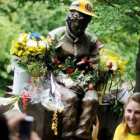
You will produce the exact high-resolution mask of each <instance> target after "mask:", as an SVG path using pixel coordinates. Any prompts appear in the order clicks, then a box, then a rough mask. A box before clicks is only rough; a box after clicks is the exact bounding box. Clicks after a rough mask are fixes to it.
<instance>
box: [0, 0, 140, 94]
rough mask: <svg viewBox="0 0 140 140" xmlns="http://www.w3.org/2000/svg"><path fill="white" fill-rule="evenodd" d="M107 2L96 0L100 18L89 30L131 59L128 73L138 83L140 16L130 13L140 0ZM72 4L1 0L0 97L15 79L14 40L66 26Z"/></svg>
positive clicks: (66, 1) (55, 0) (50, 0)
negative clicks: (12, 62)
mask: <svg viewBox="0 0 140 140" xmlns="http://www.w3.org/2000/svg"><path fill="white" fill-rule="evenodd" d="M106 2H107V3H106ZM106 2H105V1H104V0H95V1H92V3H93V6H94V13H95V14H97V15H98V16H99V18H98V19H95V18H93V19H92V22H91V23H90V24H89V26H88V28H87V31H89V32H90V33H92V34H94V35H96V36H97V37H98V40H99V41H100V42H102V43H103V44H104V47H105V48H109V49H112V50H114V51H116V52H117V53H119V54H120V55H121V56H122V57H123V60H127V61H128V64H127V73H128V74H127V75H128V76H129V78H131V79H132V80H133V82H135V75H136V73H135V71H136V70H135V61H136V57H137V52H138V39H139V36H138V35H139V31H140V24H139V22H140V17H139V16H134V17H130V16H129V13H133V12H134V10H135V11H140V7H138V3H137V2H138V1H136V0H135V1H133V0H132V1H131V2H127V1H126V0H122V1H121V2H114V3H111V2H112V1H111V0H110V1H109V0H108V1H106ZM70 3H71V1H70V0H48V1H45V0H42V1H41V0H29V1H28V0H0V34H1V35H0V48H1V54H0V96H3V95H4V93H5V92H6V91H9V89H8V88H7V86H8V85H12V82H13V81H12V80H13V72H11V73H10V74H8V73H7V66H8V65H9V64H10V47H11V43H12V40H14V39H16V38H17V37H18V34H19V33H24V32H33V33H39V34H41V35H44V36H46V35H47V33H48V32H49V31H51V30H53V29H55V28H58V27H61V26H64V25H65V17H66V14H67V11H68V7H69V4H70ZM133 14H134V13H133ZM125 78H126V77H125ZM125 80H126V79H125Z"/></svg>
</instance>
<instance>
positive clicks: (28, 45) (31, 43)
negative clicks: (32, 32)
mask: <svg viewBox="0 0 140 140" xmlns="http://www.w3.org/2000/svg"><path fill="white" fill-rule="evenodd" d="M26 46H27V47H37V42H36V41H34V40H31V39H29V40H28V41H27V44H26Z"/></svg>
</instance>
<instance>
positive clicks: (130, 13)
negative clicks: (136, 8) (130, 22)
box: [125, 12, 140, 24]
mask: <svg viewBox="0 0 140 140" xmlns="http://www.w3.org/2000/svg"><path fill="white" fill-rule="evenodd" d="M125 15H126V16H129V17H131V18H133V19H134V20H136V22H137V23H139V24H140V20H139V19H138V18H137V17H135V14H134V13H132V12H126V13H125Z"/></svg>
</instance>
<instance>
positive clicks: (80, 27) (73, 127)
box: [47, 0, 99, 140]
mask: <svg viewBox="0 0 140 140" xmlns="http://www.w3.org/2000/svg"><path fill="white" fill-rule="evenodd" d="M92 9H93V7H92V4H91V3H90V2H88V1H86V0H79V1H75V2H73V3H72V4H71V6H70V10H69V12H68V14H67V17H66V26H65V27H60V28H58V29H55V30H53V31H51V32H50V33H48V36H47V38H49V39H51V41H52V42H53V41H54V36H55V35H58V36H59V35H61V33H62V32H65V34H64V36H62V38H61V39H60V42H62V45H61V47H59V48H58V49H57V50H56V56H57V59H59V60H60V61H61V62H64V61H65V59H66V58H67V57H68V56H70V57H71V58H73V59H76V62H77V63H79V62H81V59H82V58H87V59H88V60H89V62H92V63H93V64H97V63H98V62H99V50H98V46H97V38H96V37H95V36H93V35H91V34H90V33H88V32H86V31H85V30H86V28H87V26H88V24H89V23H90V21H91V19H92V16H94V17H97V16H96V15H93V14H92ZM76 66H77V64H76ZM77 67H78V69H80V70H81V71H82V72H83V71H84V72H85V68H84V66H83V63H81V65H80V66H77ZM56 81H57V82H58V83H59V84H60V87H61V95H62V100H63V101H64V102H66V107H65V109H64V111H63V121H62V136H61V137H62V139H69V140H70V139H76V140H77V139H80V140H82V139H83V140H90V139H91V130H92V124H93V121H94V118H95V115H96V114H97V110H98V105H99V104H98V96H97V93H96V91H95V90H88V91H84V90H83V88H82V87H80V86H79V85H78V84H76V85H75V86H72V87H71V88H70V89H69V88H67V87H65V86H64V85H62V84H61V80H60V79H59V78H58V77H57V76H56ZM64 84H65V83H64ZM74 91H76V92H80V93H81V94H76V92H74Z"/></svg>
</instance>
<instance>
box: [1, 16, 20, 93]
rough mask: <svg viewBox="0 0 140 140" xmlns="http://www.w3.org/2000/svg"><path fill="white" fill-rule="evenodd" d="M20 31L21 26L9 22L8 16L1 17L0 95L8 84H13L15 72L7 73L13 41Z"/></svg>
mask: <svg viewBox="0 0 140 140" xmlns="http://www.w3.org/2000/svg"><path fill="white" fill-rule="evenodd" d="M19 32H20V29H19V27H18V26H17V25H15V24H14V23H11V22H9V20H8V19H7V17H0V33H1V37H0V48H1V54H0V79H1V80H0V95H3V94H4V93H5V91H6V90H7V85H9V84H12V75H13V74H8V73H7V67H8V65H9V63H10V47H11V42H12V40H13V39H15V37H16V36H17V34H18V33H19Z"/></svg>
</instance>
